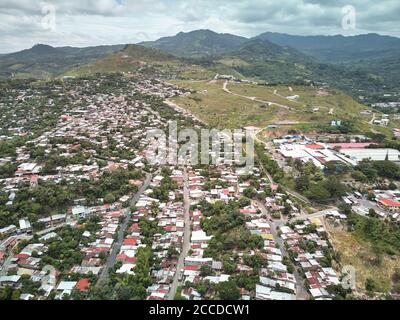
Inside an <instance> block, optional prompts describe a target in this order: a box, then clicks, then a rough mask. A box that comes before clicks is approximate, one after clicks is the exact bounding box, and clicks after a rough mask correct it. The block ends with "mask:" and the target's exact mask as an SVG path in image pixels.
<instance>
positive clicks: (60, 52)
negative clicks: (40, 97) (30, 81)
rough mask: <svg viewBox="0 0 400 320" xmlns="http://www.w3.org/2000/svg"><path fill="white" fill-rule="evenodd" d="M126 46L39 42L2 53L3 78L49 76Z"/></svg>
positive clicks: (0, 64) (0, 62)
mask: <svg viewBox="0 0 400 320" xmlns="http://www.w3.org/2000/svg"><path fill="white" fill-rule="evenodd" d="M123 47H124V46H122V45H116V46H97V47H87V48H73V47H61V48H54V47H51V46H48V45H43V44H38V45H35V46H34V47H32V48H31V49H27V50H22V51H19V52H16V53H11V54H5V55H1V56H0V78H9V77H14V78H27V77H34V78H48V77H52V76H58V75H60V74H63V73H64V72H66V71H67V70H70V69H71V68H74V67H77V66H80V65H85V64H87V63H90V62H91V61H94V60H97V59H100V58H103V57H105V56H107V55H109V54H110V53H113V52H116V51H119V50H121V49H122V48H123Z"/></svg>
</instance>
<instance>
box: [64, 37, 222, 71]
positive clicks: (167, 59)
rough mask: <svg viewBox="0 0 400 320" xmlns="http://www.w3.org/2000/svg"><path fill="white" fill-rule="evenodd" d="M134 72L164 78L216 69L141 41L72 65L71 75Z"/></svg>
mask: <svg viewBox="0 0 400 320" xmlns="http://www.w3.org/2000/svg"><path fill="white" fill-rule="evenodd" d="M114 72H131V73H140V74H144V75H149V76H156V77H161V78H168V79H174V78H177V77H179V78H184V79H186V78H189V79H196V78H198V77H201V78H207V77H213V76H214V75H215V73H214V72H211V71H209V70H208V69H207V68H204V67H202V66H201V65H199V64H193V63H191V62H190V61H186V60H184V59H181V58H178V57H175V56H173V55H172V54H169V53H167V52H164V51H161V50H159V49H153V48H146V47H143V46H140V45H134V44H131V45H127V46H125V48H124V49H123V50H121V51H119V52H116V53H113V54H110V55H108V56H107V57H104V58H102V59H99V60H96V61H94V62H92V63H90V64H88V65H85V66H81V67H79V68H75V69H72V70H70V71H68V72H67V73H66V75H69V76H81V75H86V74H95V73H114Z"/></svg>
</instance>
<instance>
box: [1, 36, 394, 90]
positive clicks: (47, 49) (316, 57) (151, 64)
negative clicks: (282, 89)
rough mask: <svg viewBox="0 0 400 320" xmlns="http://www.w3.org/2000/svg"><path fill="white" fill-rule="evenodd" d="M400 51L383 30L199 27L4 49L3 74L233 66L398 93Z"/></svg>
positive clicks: (209, 71) (256, 74) (205, 73)
mask: <svg viewBox="0 0 400 320" xmlns="http://www.w3.org/2000/svg"><path fill="white" fill-rule="evenodd" d="M399 53H400V39H399V38H396V37H389V36H381V35H378V34H365V35H359V36H352V37H344V36H340V35H338V36H292V35H287V34H280V33H270V32H267V33H263V34H261V35H259V36H256V37H253V38H245V37H241V36H236V35H232V34H226V33H221V34H220V33H216V32H213V31H210V30H196V31H192V32H188V33H183V32H180V33H178V34H177V35H175V36H172V37H164V38H161V39H159V40H157V41H152V42H141V43H139V44H137V45H116V46H98V47H88V48H73V47H61V48H54V47H51V46H48V45H36V46H34V47H33V48H31V49H27V50H23V51H20V52H16V53H12V54H5V55H0V77H2V78H9V77H16V78H21V77H22V78H24V77H37V78H48V77H53V76H61V75H66V74H67V75H82V74H86V73H92V74H93V73H97V72H124V71H134V72H138V71H139V72H146V73H154V74H156V75H158V76H162V77H166V78H179V77H180V78H189V79H190V78H193V79H198V78H210V77H213V75H215V73H229V74H233V75H234V76H235V77H238V78H244V77H246V78H253V79H261V80H265V81H267V82H269V83H278V82H281V83H282V82H285V83H288V82H295V81H305V80H307V81H317V82H326V83H328V84H330V85H333V86H336V87H338V88H340V89H344V90H346V91H347V92H349V93H351V94H352V95H353V96H358V95H365V93H368V94H367V96H368V95H369V96H372V95H375V96H379V95H382V94H383V93H384V92H396V91H397V88H398V87H399V86H400V72H399V71H400V59H399Z"/></svg>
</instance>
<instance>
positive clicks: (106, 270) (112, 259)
mask: <svg viewBox="0 0 400 320" xmlns="http://www.w3.org/2000/svg"><path fill="white" fill-rule="evenodd" d="M152 178H153V176H152V175H151V174H147V177H146V180H145V181H144V182H143V184H142V186H141V187H140V188H139V190H138V192H137V193H136V194H135V196H134V197H133V198H132V200H131V203H130V204H131V207H133V206H134V205H135V204H136V203H137V202H138V200H139V198H140V196H141V195H142V194H143V192H145V191H146V189H147V188H148V186H149V185H150V183H151V179H152ZM129 219H130V214H128V216H127V217H125V220H124V222H123V223H122V224H121V225H120V226H119V231H118V240H117V242H115V243H114V244H113V246H112V250H111V254H110V256H109V257H108V259H107V263H106V265H105V266H104V268H103V270H102V272H101V274H100V276H99V280H98V281H97V286H99V285H101V284H102V283H103V281H104V280H106V279H107V276H108V273H109V271H110V269H111V268H112V267H113V266H114V265H115V262H116V260H117V255H118V252H119V251H120V249H121V246H122V243H123V241H124V235H125V230H126V228H127V227H128V223H129Z"/></svg>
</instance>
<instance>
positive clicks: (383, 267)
mask: <svg viewBox="0 0 400 320" xmlns="http://www.w3.org/2000/svg"><path fill="white" fill-rule="evenodd" d="M327 230H328V232H329V234H330V236H331V238H332V241H333V245H334V248H335V250H336V251H339V252H340V257H341V264H342V266H345V265H349V266H353V267H354V268H355V269H356V286H357V291H359V292H365V283H366V281H367V279H368V278H371V279H374V281H375V283H376V286H377V290H378V291H380V292H384V293H387V292H389V291H390V290H391V288H392V285H393V275H394V273H395V271H396V269H397V268H399V266H400V257H399V256H389V255H388V254H383V255H382V256H381V257H380V258H379V259H378V258H377V256H376V253H375V252H374V250H373V248H372V247H371V245H370V244H369V243H368V242H366V241H363V240H360V239H359V238H358V237H357V236H356V235H355V234H353V233H349V232H347V231H346V230H344V229H343V228H342V227H334V226H332V225H328V228H327Z"/></svg>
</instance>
